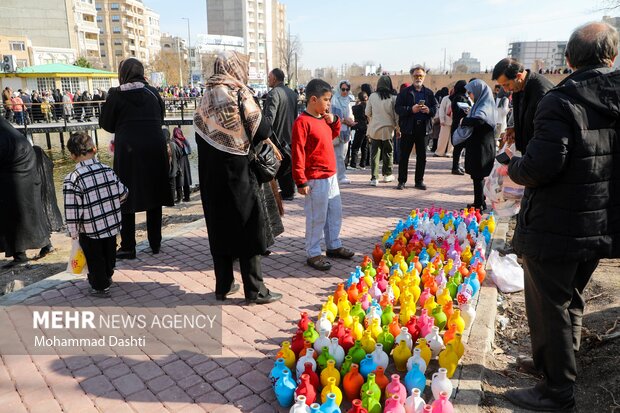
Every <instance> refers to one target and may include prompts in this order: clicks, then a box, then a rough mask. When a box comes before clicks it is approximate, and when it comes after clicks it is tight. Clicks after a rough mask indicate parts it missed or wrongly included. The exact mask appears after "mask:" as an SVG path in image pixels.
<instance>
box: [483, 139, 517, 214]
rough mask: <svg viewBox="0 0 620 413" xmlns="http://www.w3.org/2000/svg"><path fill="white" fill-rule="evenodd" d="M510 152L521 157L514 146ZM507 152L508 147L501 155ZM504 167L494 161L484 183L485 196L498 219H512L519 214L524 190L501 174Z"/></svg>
mask: <svg viewBox="0 0 620 413" xmlns="http://www.w3.org/2000/svg"><path fill="white" fill-rule="evenodd" d="M510 150H511V151H512V153H514V154H515V155H516V156H520V152H518V151H517V150H516V149H515V147H514V144H513V145H511V146H510ZM505 151H506V145H504V146H503V147H502V149H500V151H499V153H502V152H505ZM502 166H503V165H502V164H500V163H499V162H497V161H494V164H493V169H492V170H491V173H490V174H489V176H488V177H487V178H486V179H485V181H484V196H485V197H486V198H487V200H488V201H489V202H491V204H492V205H493V210H494V211H495V213H496V215H497V216H498V217H511V216H513V215H516V214H518V213H519V209H520V207H521V198H522V197H523V191H524V188H523V186H521V185H517V184H515V183H514V182H513V181H512V180H511V179H510V177H508V176H503V175H500V174H499V169H500V168H501V167H502Z"/></svg>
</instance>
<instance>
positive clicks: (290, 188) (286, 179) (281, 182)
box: [278, 171, 295, 198]
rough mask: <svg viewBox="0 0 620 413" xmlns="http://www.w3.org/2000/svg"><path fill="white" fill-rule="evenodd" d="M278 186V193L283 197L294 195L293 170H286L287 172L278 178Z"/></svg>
mask: <svg viewBox="0 0 620 413" xmlns="http://www.w3.org/2000/svg"><path fill="white" fill-rule="evenodd" d="M278 186H280V195H281V196H282V197H283V198H290V197H292V196H295V181H293V172H292V171H288V173H287V174H285V175H282V176H281V177H280V178H278Z"/></svg>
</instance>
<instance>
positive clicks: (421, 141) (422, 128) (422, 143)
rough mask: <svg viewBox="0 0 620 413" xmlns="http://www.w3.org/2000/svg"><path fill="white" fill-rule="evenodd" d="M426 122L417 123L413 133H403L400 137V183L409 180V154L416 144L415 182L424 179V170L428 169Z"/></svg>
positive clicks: (420, 181)
mask: <svg viewBox="0 0 620 413" xmlns="http://www.w3.org/2000/svg"><path fill="white" fill-rule="evenodd" d="M427 143H428V141H427V139H426V122H421V123H419V124H417V125H416V126H415V128H414V130H413V135H405V134H403V135H401V137H400V159H399V160H398V183H401V184H404V183H406V182H407V175H408V172H409V156H410V155H411V150H412V149H413V147H414V146H415V152H416V153H415V183H416V184H418V183H422V181H424V170H425V169H426V145H427Z"/></svg>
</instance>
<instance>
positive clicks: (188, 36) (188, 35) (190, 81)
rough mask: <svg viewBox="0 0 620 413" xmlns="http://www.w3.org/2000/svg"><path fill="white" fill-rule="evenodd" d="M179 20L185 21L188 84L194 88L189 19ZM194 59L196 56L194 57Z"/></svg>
mask: <svg viewBox="0 0 620 413" xmlns="http://www.w3.org/2000/svg"><path fill="white" fill-rule="evenodd" d="M181 19H183V20H187V55H188V57H189V83H190V85H191V86H192V88H193V87H194V78H193V76H192V37H191V33H190V30H189V18H188V17H181ZM194 57H196V56H194Z"/></svg>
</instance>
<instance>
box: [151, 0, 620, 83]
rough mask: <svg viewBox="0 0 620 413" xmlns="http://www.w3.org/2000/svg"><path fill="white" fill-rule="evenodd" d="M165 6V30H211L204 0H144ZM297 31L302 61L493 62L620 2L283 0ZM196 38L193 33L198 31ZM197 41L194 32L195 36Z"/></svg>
mask: <svg viewBox="0 0 620 413" xmlns="http://www.w3.org/2000/svg"><path fill="white" fill-rule="evenodd" d="M143 1H144V3H145V4H146V5H147V6H149V7H150V8H152V9H154V10H155V11H157V12H158V13H160V15H161V17H160V27H161V31H162V32H168V33H172V34H173V35H178V36H181V37H183V38H187V21H186V20H183V19H182V18H183V17H187V18H189V19H190V31H191V35H192V37H194V36H195V35H196V34H197V33H205V31H206V25H207V23H206V15H207V12H206V3H205V1H204V0H174V1H170V0H143ZM280 1H281V2H282V3H284V4H285V5H286V9H287V21H288V23H289V24H290V30H291V34H292V35H294V36H298V37H299V39H300V40H301V43H302V53H301V57H300V66H302V67H304V68H310V69H314V68H317V67H327V66H334V67H342V66H343V65H345V64H347V65H350V64H352V63H357V64H366V63H373V64H376V65H379V64H380V65H381V67H382V68H383V69H384V70H389V71H394V72H396V71H400V70H405V71H406V70H408V69H409V68H410V67H411V66H412V65H414V64H423V65H425V66H426V67H429V68H436V69H440V68H441V67H443V65H444V57H445V64H446V66H448V67H449V66H450V62H451V61H454V60H457V59H458V58H459V57H460V56H461V53H462V52H469V53H471V56H472V57H474V58H477V59H478V60H480V63H481V68H482V69H485V68H489V69H491V68H492V67H493V66H494V65H495V63H497V62H498V61H499V60H500V59H502V58H503V57H506V55H507V52H508V44H509V43H510V42H515V41H536V40H540V41H552V40H568V38H569V36H570V33H571V32H572V31H573V29H574V28H576V27H577V26H579V25H581V24H583V23H586V22H588V21H592V20H600V19H601V18H602V16H604V15H611V16H620V9H617V10H615V11H604V10H601V9H602V8H603V7H604V6H606V5H607V4H608V3H607V2H609V1H613V0H469V1H464V0H444V1H436V0H435V1H433V0H430V1H424V2H422V1H419V0H312V1H303V0H280ZM194 39H195V37H194ZM193 42H194V41H193V40H192V43H193Z"/></svg>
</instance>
